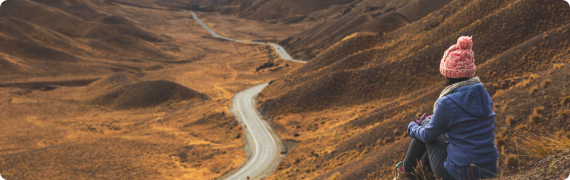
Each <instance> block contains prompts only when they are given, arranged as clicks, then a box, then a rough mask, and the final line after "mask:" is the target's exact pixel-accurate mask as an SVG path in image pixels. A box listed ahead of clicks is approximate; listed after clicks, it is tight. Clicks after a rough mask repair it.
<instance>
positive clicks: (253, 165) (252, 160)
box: [225, 83, 280, 180]
mask: <svg viewBox="0 0 570 180" xmlns="http://www.w3.org/2000/svg"><path fill="white" fill-rule="evenodd" d="M267 85H268V83H264V84H261V85H257V86H255V87H252V88H249V89H246V90H243V91H241V92H238V93H237V94H236V95H235V97H234V99H233V101H232V110H231V111H232V113H233V114H234V115H235V116H236V117H237V118H238V119H240V120H241V121H242V122H243V123H244V124H245V128H244V131H245V132H246V138H247V141H248V145H247V146H248V149H249V152H250V157H249V161H246V162H245V163H244V164H242V166H241V168H240V169H238V170H237V171H235V172H233V173H231V174H230V175H229V176H227V177H226V178H225V179H228V180H245V179H247V177H250V179H260V178H263V177H264V176H265V172H266V171H271V170H272V169H270V168H273V167H272V166H271V165H272V164H274V162H276V161H279V158H280V152H279V151H278V149H280V148H278V147H277V144H278V143H277V142H276V139H275V138H274V137H273V135H272V134H271V132H269V129H270V127H269V126H266V124H265V123H263V121H261V119H260V118H259V115H258V113H257V109H256V106H255V102H256V101H255V98H256V96H257V94H259V92H261V90H263V88H265V86H267ZM247 132H249V134H248V133H247ZM276 138H277V137H276ZM252 142H253V143H252Z"/></svg>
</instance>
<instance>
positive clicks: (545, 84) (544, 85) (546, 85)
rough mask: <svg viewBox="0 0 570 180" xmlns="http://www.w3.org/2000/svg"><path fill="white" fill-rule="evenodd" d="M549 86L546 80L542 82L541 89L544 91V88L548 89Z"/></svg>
mask: <svg viewBox="0 0 570 180" xmlns="http://www.w3.org/2000/svg"><path fill="white" fill-rule="evenodd" d="M549 84H550V80H546V81H544V82H542V88H543V89H545V88H546V87H548V85H549Z"/></svg>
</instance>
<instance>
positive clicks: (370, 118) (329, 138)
mask: <svg viewBox="0 0 570 180" xmlns="http://www.w3.org/2000/svg"><path fill="white" fill-rule="evenodd" d="M403 12H404V11H403V10H402V12H400V13H401V14H404V13H403ZM568 15H570V7H568V5H567V3H565V2H564V1H561V0H550V1H542V0H540V1H539V0H519V1H481V0H472V1H452V2H450V3H448V4H447V5H445V6H441V8H438V9H437V10H434V11H433V12H432V13H429V14H426V15H425V16H423V17H420V16H416V18H417V19H415V20H410V21H409V22H408V23H407V24H402V27H400V28H395V29H393V30H391V31H389V32H386V33H382V34H379V33H376V32H377V31H373V33H355V34H352V35H349V36H345V35H339V36H340V37H336V36H333V37H334V38H338V39H340V40H339V41H338V42H334V43H333V46H330V47H327V48H326V49H325V50H323V51H322V52H318V53H316V54H315V55H317V56H316V57H314V58H312V59H310V60H309V62H308V63H307V64H306V65H304V66H303V67H301V68H300V69H298V70H296V71H295V72H292V73H290V74H289V75H288V76H287V77H285V78H282V79H278V80H275V81H274V83H272V84H271V85H269V86H268V87H267V88H266V89H265V90H264V91H263V92H262V94H263V96H262V98H261V100H260V104H262V105H261V106H260V108H262V109H263V110H264V113H266V114H268V115H270V116H271V117H272V119H273V121H272V123H273V126H274V128H275V129H277V131H278V133H279V134H280V135H281V136H282V137H283V138H285V139H288V140H290V141H294V142H298V144H297V145H296V146H295V147H294V148H293V150H292V151H291V152H290V153H289V154H288V156H287V157H286V158H285V159H284V160H283V162H282V163H281V164H280V166H279V167H278V168H277V171H276V172H275V174H274V175H272V176H271V177H270V179H282V178H292V179H300V178H311V179H328V178H331V177H333V176H334V177H335V178H337V179H355V178H356V179H377V178H380V179H386V178H389V177H392V176H393V171H392V166H393V165H394V164H395V163H396V162H398V161H400V160H402V159H403V156H404V155H405V152H406V150H407V147H408V145H409V140H410V139H409V138H408V137H407V136H406V135H405V133H404V132H405V131H406V127H407V125H408V122H409V121H411V120H412V119H414V117H416V116H417V115H418V114H419V113H423V112H426V113H429V112H431V111H432V110H433V109H432V108H433V103H434V102H435V100H436V99H437V97H438V95H439V93H440V92H441V90H442V89H443V88H444V87H443V86H442V84H443V82H442V81H443V77H442V76H441V75H440V73H439V71H438V70H439V61H440V60H441V57H442V56H443V52H444V51H445V50H446V49H447V48H448V47H449V46H451V45H453V44H455V43H456V41H457V38H458V37H459V36H463V35H468V36H473V39H474V47H473V50H474V52H475V58H476V64H477V68H478V69H477V74H476V75H477V76H479V77H480V78H481V79H482V81H483V83H484V84H485V87H486V88H487V89H488V90H489V93H490V94H491V95H492V96H493V100H494V104H495V111H496V112H497V116H496V120H497V122H496V124H497V127H496V134H497V138H496V141H497V143H498V144H499V148H500V152H501V160H500V162H501V165H502V166H501V170H502V175H503V176H508V175H511V174H513V173H514V174H516V173H518V172H519V170H518V169H519V168H524V167H528V166H530V165H532V164H533V163H534V162H536V161H538V160H540V159H541V157H536V156H530V155H529V152H524V151H521V148H522V147H521V146H520V144H521V142H524V140H523V139H524V138H522V137H524V135H525V134H532V135H537V136H539V137H542V136H545V137H547V136H549V134H559V135H560V134H564V132H568V131H569V129H570V127H568V126H567V125H566V124H567V123H565V122H567V121H568V116H567V112H568V111H569V110H568V109H569V108H570V107H569V104H568V100H567V96H568V94H569V93H570V92H569V91H568V86H569V85H570V84H568V78H569V76H570V74H568V72H570V71H569V69H568V68H569V67H568V63H570V60H569V56H570V42H568V39H569V36H570V34H569V33H570V32H568V30H569V28H570V18H568V17H570V16H568ZM406 17H412V16H406ZM408 19H413V18H408ZM335 27H336V26H335ZM324 29H327V28H323V29H322V30H324ZM329 29H330V28H329ZM337 29H338V28H337ZM335 30H336V29H335ZM498 32H504V33H498ZM301 34H302V33H301ZM327 35H329V34H328V33H327ZM327 39H331V38H330V37H329V38H327ZM313 41H314V40H313ZM315 42H316V41H315ZM319 43H322V42H319ZM319 43H315V44H319ZM319 45H320V44H319ZM299 47H303V46H301V45H300V46H299ZM323 47H326V46H323ZM300 49H302V48H300ZM535 109H539V110H535ZM533 111H534V112H533ZM538 117H540V118H538ZM517 143H518V144H519V145H518V146H517ZM523 149H524V148H523ZM556 152H558V151H557V150H553V151H552V152H551V153H556ZM531 154H532V153H531ZM507 155H514V156H515V157H517V158H518V159H520V161H518V162H520V163H517V164H512V163H508V164H505V163H506V162H505V158H506V157H507Z"/></svg>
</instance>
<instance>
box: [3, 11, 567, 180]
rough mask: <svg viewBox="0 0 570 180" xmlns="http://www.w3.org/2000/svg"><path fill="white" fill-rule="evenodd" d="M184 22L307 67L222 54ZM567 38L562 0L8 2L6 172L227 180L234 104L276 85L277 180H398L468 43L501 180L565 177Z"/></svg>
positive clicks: (237, 47) (226, 46)
mask: <svg viewBox="0 0 570 180" xmlns="http://www.w3.org/2000/svg"><path fill="white" fill-rule="evenodd" d="M182 9H190V10H197V11H202V12H198V14H199V15H200V18H202V20H203V21H204V22H205V23H206V24H207V25H208V26H210V27H211V28H212V29H214V30H215V31H217V32H218V33H219V34H220V35H223V36H227V37H230V38H235V39H240V40H267V41H269V42H273V43H279V44H280V45H282V46H283V47H285V48H286V49H287V50H288V51H289V52H290V53H291V56H293V57H294V58H298V59H303V60H308V63H306V64H298V63H292V62H287V61H283V60H281V59H278V57H279V56H278V55H277V54H276V53H275V52H274V51H273V50H272V49H271V48H269V47H265V46H261V45H247V44H239V43H234V42H227V41H221V40H217V39H214V38H212V37H211V36H210V34H209V33H208V32H207V31H206V30H204V29H203V28H202V27H201V26H200V25H199V24H198V23H196V22H195V21H194V20H193V19H192V17H191V15H190V14H189V13H184V12H181V11H180V10H182ZM30 12H33V13H30ZM569 30H570V6H568V4H567V3H566V2H564V1H562V0H505V1H487V0H467V1H459V0H453V1H452V0H432V1H427V0H419V1H412V0H376V1H373V0H308V1H302V2H301V1H290V0H235V1H231V0H215V1H206V0H7V1H6V2H4V3H3V4H2V6H1V7H0V38H1V39H0V42H1V43H0V95H1V96H0V97H1V98H0V109H1V110H0V122H1V124H2V125H3V127H4V128H3V130H2V133H0V137H1V138H0V139H1V140H0V167H3V169H1V170H0V174H1V175H2V177H4V178H5V179H214V178H217V177H220V176H222V175H224V174H225V173H227V172H229V171H231V170H233V169H235V168H237V167H238V166H240V164H241V163H242V162H243V161H244V160H245V158H246V155H245V153H244V152H243V150H242V146H243V143H244V140H243V130H242V128H241V125H240V124H239V123H238V121H236V120H235V118H234V117H233V116H232V115H231V114H230V113H229V111H228V108H229V107H230V106H231V101H232V98H233V95H234V94H235V93H236V92H237V91H239V90H242V89H245V88H248V87H251V86H253V85H256V84H259V83H262V82H267V81H270V80H274V81H273V83H271V84H270V85H269V86H267V88H266V89H264V90H263V91H262V93H261V94H260V99H259V102H258V106H259V109H260V110H262V114H263V115H270V116H271V124H272V126H273V128H274V129H275V130H276V131H277V133H278V134H279V135H280V136H281V138H283V139H284V140H285V141H286V142H287V145H288V148H289V151H288V152H287V156H286V157H285V158H284V159H283V160H282V161H281V163H280V164H279V165H278V167H277V169H276V170H275V171H274V172H273V174H272V175H270V176H269V177H267V179H391V178H392V177H393V176H394V173H395V172H394V171H393V165H394V164H395V163H397V162H399V161H401V160H403V158H404V155H405V152H406V151H407V147H408V145H409V142H410V138H409V137H408V136H407V134H406V128H407V125H408V123H409V122H410V121H412V120H413V119H415V117H417V116H418V114H421V113H429V112H431V111H433V103H434V102H435V101H436V99H437V97H438V95H439V93H440V92H441V90H442V89H443V88H444V87H443V77H442V76H441V75H440V73H439V61H440V60H441V57H442V56H443V52H444V51H445V50H446V49H447V48H448V47H449V46H451V45H453V44H455V42H456V40H457V38H458V37H459V36H463V35H467V36H473V40H474V46H473V50H474V52H475V58H476V64H477V68H478V69H477V76H479V77H480V78H481V79H482V81H483V83H484V84H485V86H486V88H487V89H488V90H489V93H490V94H491V96H492V98H493V101H494V106H495V112H497V116H496V131H495V133H496V138H495V141H496V143H497V145H498V148H499V152H500V157H501V159H500V165H501V173H500V174H499V178H497V179H543V178H548V179H559V178H562V177H563V178H566V177H568V174H569V173H570V170H569V169H570V165H569V163H570V159H568V158H567V156H568V154H569V152H568V149H570V123H569V122H570V121H569V118H570V90H569V89H570V83H569V82H570V80H569V78H570V64H569V63H570V42H569V40H570V31H569ZM267 62H273V63H274V64H275V66H273V67H269V68H261V67H266V66H265V65H266V64H265V63H267Z"/></svg>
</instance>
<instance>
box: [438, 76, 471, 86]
mask: <svg viewBox="0 0 570 180" xmlns="http://www.w3.org/2000/svg"><path fill="white" fill-rule="evenodd" d="M469 79H471V78H448V77H445V83H444V84H443V86H449V85H452V84H455V83H458V82H461V81H466V80H469Z"/></svg>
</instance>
